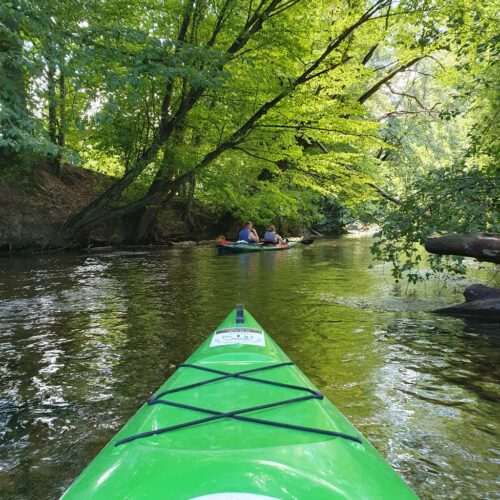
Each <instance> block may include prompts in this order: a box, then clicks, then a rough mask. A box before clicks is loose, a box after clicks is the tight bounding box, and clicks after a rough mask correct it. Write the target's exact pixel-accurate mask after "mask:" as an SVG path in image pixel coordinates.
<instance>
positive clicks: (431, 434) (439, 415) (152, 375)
mask: <svg viewBox="0 0 500 500" xmlns="http://www.w3.org/2000/svg"><path fill="white" fill-rule="evenodd" d="M370 243H371V239H369V238H349V237H344V238H339V239H335V240H325V241H319V242H316V243H315V244H314V245H313V246H312V247H301V248H296V249H293V250H290V251H288V252H277V253H274V252H268V253H265V254H255V255H241V256H228V257H216V255H215V253H216V252H215V249H214V248H211V247H196V248H192V249H184V250H178V249H171V250H154V251H135V252H132V251H113V252H110V253H104V252H102V253H98V252H95V253H90V254H66V255H64V254H61V255H51V256H50V255H49V256H47V255H45V256H40V257H30V258H28V257H12V258H5V259H2V260H0V356H1V365H0V384H1V385H0V388H1V399H0V438H1V448H0V496H2V498H37V499H40V498H54V497H56V496H57V495H58V494H60V493H61V492H62V491H63V490H64V489H65V487H67V486H68V484H69V483H70V482H71V480H72V479H73V478H74V477H75V476H76V475H77V474H78V473H79V472H80V471H81V470H82V469H83V468H84V466H85V465H86V464H87V463H88V462H89V461H90V460H91V459H92V458H93V457H94V456H95V455H96V454H97V452H98V451H99V450H100V449H101V448H102V446H103V445H104V444H105V443H106V442H107V441H108V440H109V439H110V438H111V437H112V436H113V434H114V433H115V432H116V431H117V430H118V429H119V428H120V427H121V426H122V425H123V424H124V423H125V421H126V420H127V419H128V418H129V417H130V416H132V414H133V413H134V412H135V411H136V410H137V409H138V408H139V407H140V405H141V404H142V403H143V402H144V401H145V400H146V398H147V397H148V396H149V395H150V394H151V393H152V392H153V391H154V390H155V389H156V388H157V387H158V386H159V385H160V384H161V383H162V382H163V381H164V379H166V378H167V377H168V376H169V375H170V374H171V373H172V371H173V370H174V369H175V366H176V365H178V364H179V363H181V362H183V361H184V360H185V359H186V358H187V357H188V355H189V354H190V353H191V352H192V351H193V350H194V348H195V347H197V346H198V345H199V344H200V343H201V342H202V340H204V339H205V338H206V337H207V336H208V334H209V333H210V331H211V329H212V328H213V327H215V326H216V325H217V324H218V323H219V322H220V321H221V320H222V319H223V317H224V316H225V315H226V314H227V312H228V311H229V310H230V309H231V308H232V307H234V304H236V303H237V302H242V303H244V304H245V306H246V307H247V308H248V309H249V310H250V311H251V312H252V313H254V315H255V316H256V317H257V319H258V320H259V321H260V322H261V323H262V324H263V326H264V327H265V328H266V329H267V330H268V331H269V332H270V333H271V335H272V336H273V337H274V338H275V340H276V341H277V342H278V343H279V344H280V345H281V347H282V348H283V349H284V350H285V351H286V352H287V354H288V355H289V356H290V357H291V358H292V359H293V360H294V361H295V362H296V363H297V364H298V365H299V366H300V368H301V369H302V370H303V371H304V372H305V373H306V374H307V375H308V376H309V377H310V378H311V379H312V380H313V382H314V383H315V384H316V385H317V386H318V387H319V388H320V390H322V391H323V392H324V393H325V394H326V395H327V396H328V397H329V398H330V399H331V400H332V402H333V403H334V404H335V405H336V406H337V407H338V408H339V409H340V410H341V411H342V412H344V414H345V415H346V416H347V417H348V418H349V419H350V420H351V421H352V422H353V423H354V424H355V425H356V426H357V427H358V428H359V429H360V431H361V432H363V433H364V435H365V436H366V437H367V438H368V439H369V440H370V441H371V442H372V443H373V445H374V446H375V447H376V448H377V449H378V450H379V451H380V452H381V453H382V455H383V456H384V457H385V458H386V459H387V460H388V461H389V462H390V463H391V464H392V465H393V467H395V468H396V469H397V470H398V471H399V472H400V473H401V474H402V475H403V476H404V478H405V479H406V480H407V481H408V482H409V483H410V484H411V486H412V487H413V488H414V489H415V490H416V492H417V493H418V494H419V495H420V496H422V497H424V498H458V497H464V498H474V497H477V498H486V497H493V496H494V495H495V491H496V490H495V476H496V474H497V472H498V464H499V462H500V446H498V444H497V443H498V442H497V441H496V436H497V421H498V400H499V399H500V396H499V394H500V391H499V386H498V372H495V369H496V366H498V359H497V357H498V345H499V343H500V338H499V337H498V335H496V334H495V332H496V329H497V327H498V325H494V324H492V323H489V324H488V323H481V322H478V321H472V320H464V319H460V318H449V317H442V316H437V315H431V314H428V313H425V312H421V311H423V310H430V309H432V308H433V307H437V306H439V305H443V304H446V303H451V302H454V301H455V302H456V301H458V299H459V296H457V295H452V292H451V290H450V289H446V290H444V292H442V293H441V294H440V293H438V292H439V290H438V289H439V286H438V284H437V283H436V282H434V283H433V284H428V285H427V286H426V287H424V286H420V287H419V288H417V290H416V293H415V294H413V295H411V296H409V295H404V294H399V295H398V294H397V293H395V292H394V289H393V288H392V286H391V285H389V280H388V279H386V277H387V276H388V274H389V272H388V270H387V269H384V267H383V266H382V265H375V266H374V268H373V269H368V268H367V265H368V263H369V261H370V252H369V245H370ZM463 286H464V284H463V283H460V288H463ZM497 333H498V332H497Z"/></svg>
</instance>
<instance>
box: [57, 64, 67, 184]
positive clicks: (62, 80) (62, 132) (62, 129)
mask: <svg viewBox="0 0 500 500" xmlns="http://www.w3.org/2000/svg"><path fill="white" fill-rule="evenodd" d="M57 144H58V146H59V147H60V148H61V149H62V148H64V147H65V146H66V77H65V76H64V73H63V68H62V66H61V65H60V66H59V128H58V131H57ZM57 164H58V172H57V176H58V177H61V175H62V169H63V158H62V151H61V150H59V154H58V155H57Z"/></svg>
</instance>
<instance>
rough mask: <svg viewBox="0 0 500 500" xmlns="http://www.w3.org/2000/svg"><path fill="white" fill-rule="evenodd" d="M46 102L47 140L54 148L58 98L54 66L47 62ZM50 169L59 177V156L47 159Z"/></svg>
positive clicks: (56, 139) (56, 142)
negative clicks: (47, 110)
mask: <svg viewBox="0 0 500 500" xmlns="http://www.w3.org/2000/svg"><path fill="white" fill-rule="evenodd" d="M47 100H48V108H49V121H48V132H49V139H50V142H51V143H52V144H54V146H56V147H57V146H58V137H57V129H58V123H57V108H58V98H57V97H56V66H55V64H54V63H53V62H52V61H49V63H48V67H47ZM49 161H50V168H51V169H52V173H53V174H54V175H55V176H57V177H59V176H60V169H59V154H52V155H51V156H50V158H49Z"/></svg>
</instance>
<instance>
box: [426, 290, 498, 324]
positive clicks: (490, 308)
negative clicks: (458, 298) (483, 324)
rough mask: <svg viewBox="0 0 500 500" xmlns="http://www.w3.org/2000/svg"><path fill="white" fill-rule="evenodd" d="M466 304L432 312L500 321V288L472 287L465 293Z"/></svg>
mask: <svg viewBox="0 0 500 500" xmlns="http://www.w3.org/2000/svg"><path fill="white" fill-rule="evenodd" d="M464 297H465V302H464V303H463V304H456V305H453V306H448V307H441V308H439V309H436V310H434V311H432V312H434V313H439V314H450V315H453V316H472V317H476V318H486V319H493V320H495V321H500V288H491V287H488V286H484V285H471V286H468V287H467V288H466V289H465V291H464Z"/></svg>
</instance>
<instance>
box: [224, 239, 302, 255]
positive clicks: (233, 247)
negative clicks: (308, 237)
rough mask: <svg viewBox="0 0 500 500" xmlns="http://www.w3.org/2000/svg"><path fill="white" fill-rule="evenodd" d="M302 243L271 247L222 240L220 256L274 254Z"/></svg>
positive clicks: (293, 240)
mask: <svg viewBox="0 0 500 500" xmlns="http://www.w3.org/2000/svg"><path fill="white" fill-rule="evenodd" d="M301 241H302V238H293V239H291V238H290V239H289V240H288V242H287V243H286V244H285V245H280V244H277V245H269V244H264V243H244V242H241V241H237V242H234V241H227V240H220V241H219V242H217V245H216V247H217V250H218V251H219V255H224V254H233V253H252V252H272V251H277V250H288V249H289V248H292V247H294V246H295V245H297V244H298V243H300V242H301Z"/></svg>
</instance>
